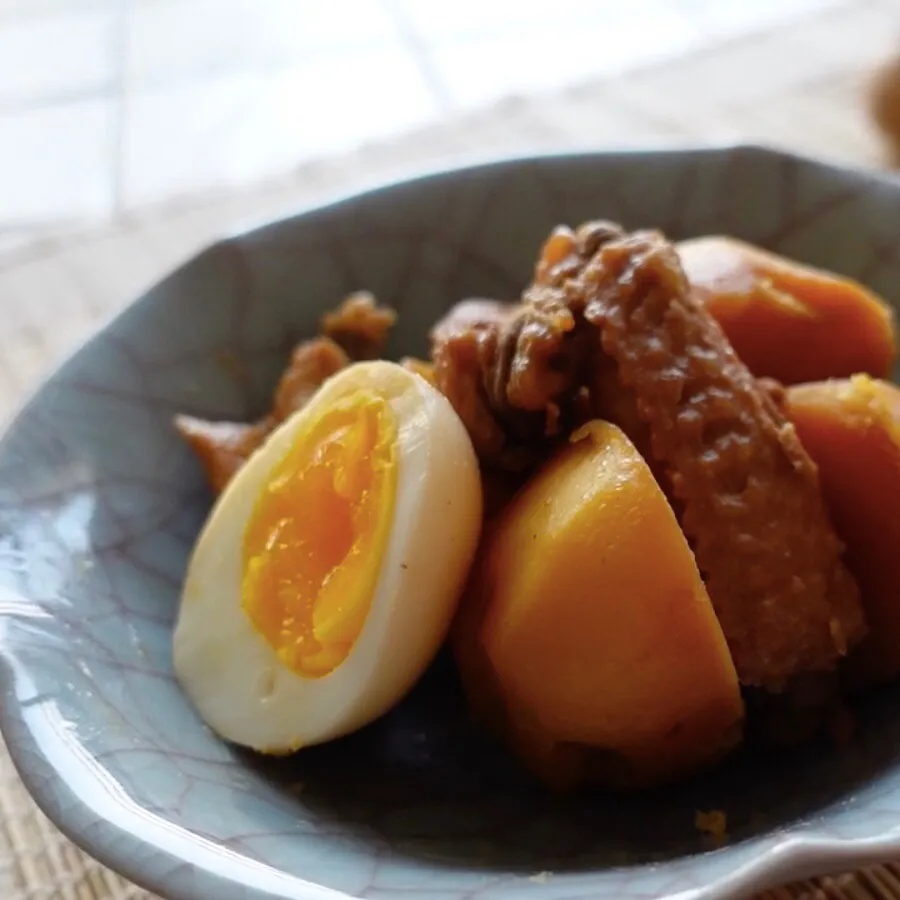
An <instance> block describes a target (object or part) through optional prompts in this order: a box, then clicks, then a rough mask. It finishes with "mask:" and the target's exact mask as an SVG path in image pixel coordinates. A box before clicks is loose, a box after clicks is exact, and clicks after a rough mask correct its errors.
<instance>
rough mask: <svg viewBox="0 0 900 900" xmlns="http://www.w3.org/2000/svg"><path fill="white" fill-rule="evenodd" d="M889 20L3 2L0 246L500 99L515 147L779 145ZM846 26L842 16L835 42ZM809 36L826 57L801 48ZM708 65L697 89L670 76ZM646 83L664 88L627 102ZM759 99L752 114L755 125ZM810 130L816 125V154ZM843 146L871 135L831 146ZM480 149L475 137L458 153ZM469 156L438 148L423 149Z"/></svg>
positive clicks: (743, 9) (698, 7) (391, 2)
mask: <svg viewBox="0 0 900 900" xmlns="http://www.w3.org/2000/svg"><path fill="white" fill-rule="evenodd" d="M892 4H893V0H884V2H882V3H867V2H859V0H857V2H852V3H848V2H846V0H845V2H841V0H552V2H535V0H330V2H312V0H0V249H2V248H3V247H6V248H8V247H11V246H14V245H17V246H21V245H22V244H27V243H29V242H31V241H33V240H34V239H35V238H37V237H40V236H43V235H46V234H47V233H50V232H59V231H61V230H72V229H74V228H83V227H91V226H96V225H98V224H102V223H104V222H109V221H113V220H115V219H117V218H121V217H123V216H129V215H134V214H135V213H139V212H141V211H143V210H146V209H147V208H149V207H152V206H159V205H160V204H165V203H171V202H172V201H179V200H180V201H184V200H186V199H191V198H193V199H197V198H199V197H201V196H203V197H205V198H207V199H208V198H209V197H210V196H211V195H213V194H219V195H221V194H222V193H223V192H225V191H234V190H246V189H248V188H251V187H253V186H254V185H259V184H261V183H264V182H267V181H271V180H272V179H274V178H277V177H279V176H283V175H286V174H288V173H290V172H292V171H293V170H295V169H297V168H298V167H301V166H303V165H304V164H305V163H309V162H312V161H315V160H323V159H329V158H334V157H335V156H336V155H339V154H346V153H348V152H352V151H354V150H357V149H358V148H361V147H367V146H371V145H382V146H383V145H384V144H385V143H386V142H389V141H391V140H395V139H397V138H399V137H400V136H402V135H405V134H409V133H410V132H419V133H420V135H421V133H422V132H427V130H428V128H429V126H434V125H436V124H441V123H443V124H445V125H446V123H448V122H451V121H453V120H454V119H458V118H459V117H461V116H465V115H466V114H472V113H473V112H476V111H479V110H480V111H485V110H488V109H490V108H491V106H492V105H494V107H495V110H494V111H495V116H496V118H497V121H498V122H501V121H502V120H503V117H504V116H509V115H510V114H511V110H510V109H509V108H508V107H509V100H510V98H518V99H519V101H522V100H525V101H528V100H531V101H532V103H533V104H536V105H534V106H533V108H532V110H531V113H530V114H531V115H532V116H533V118H534V119H535V121H534V123H533V127H532V129H531V131H530V132H527V131H526V130H525V129H521V131H522V136H521V140H520V141H519V144H520V145H521V146H520V147H518V148H514V149H523V150H524V149H527V147H528V145H530V144H536V143H541V144H547V143H548V142H552V143H555V144H560V145H572V144H577V145H590V146H597V145H618V144H623V143H624V144H628V143H647V142H648V141H650V140H653V141H654V142H672V141H678V140H682V141H683V140H687V139H693V138H695V136H701V137H704V138H706V139H711V140H729V139H739V138H742V137H749V138H755V139H759V140H767V139H768V140H778V139H779V138H783V137H785V135H783V134H780V133H779V131H780V130H782V131H783V130H784V127H789V126H790V125H791V122H792V120H794V119H795V117H796V109H795V108H794V105H792V104H793V101H794V99H795V98H793V97H791V96H785V97H784V100H785V103H784V104H782V106H781V107H780V108H779V107H773V106H771V102H772V101H773V100H774V99H776V98H777V92H778V91H782V92H784V93H788V92H791V91H795V90H796V89H797V88H798V87H800V88H803V87H805V88H811V89H813V90H817V91H819V92H820V94H821V93H822V92H823V90H824V91H827V90H828V89H829V88H830V89H832V90H837V91H840V90H841V89H842V88H843V89H848V88H849V89H850V90H851V91H852V90H853V87H854V85H853V84H849V85H848V84H846V83H841V82H840V76H843V75H847V74H850V75H851V76H852V75H853V74H855V73H856V72H863V71H865V69H866V68H868V67H869V66H870V65H872V64H874V63H875V62H876V61H877V60H878V59H879V58H880V57H881V56H882V55H884V54H885V53H886V52H887V51H888V50H889V43H890V41H891V40H892V38H893V33H892V31H891V30H890V29H884V28H883V27H878V23H880V22H882V21H883V19H880V18H879V13H878V11H879V9H882V10H884V9H887V8H888V7H889V6H891V5H892ZM848 8H855V9H857V10H858V11H859V12H860V21H859V23H858V25H857V26H856V27H855V29H852V30H849V31H848V28H847V21H846V17H843V18H842V16H841V15H840V13H841V11H842V10H843V11H846V9H848ZM866 11H868V13H869V16H868V19H867V18H866V15H865V12H866ZM817 29H818V31H820V32H829V30H830V31H831V35H830V40H829V35H828V34H815V33H813V34H807V33H806V32H808V31H813V32H815V31H816V30H817ZM854 32H855V33H854ZM772 35H775V36H776V37H779V36H780V39H779V40H780V42H779V40H776V41H775V42H773V43H772V45H771V48H770V50H769V51H767V50H766V47H765V43H766V42H765V40H761V39H762V38H764V37H765V36H769V38H770V41H771V38H772ZM754 42H755V43H756V44H757V45H759V44H762V45H763V46H762V47H760V46H756V47H754ZM717 50H718V51H719V53H720V56H721V58H718V59H717V58H715V56H716V51H717ZM710 55H712V56H713V57H714V58H713V59H712V61H711V63H710V64H708V65H707V67H706V69H705V70H702V71H701V72H698V73H697V74H696V75H695V76H694V77H693V78H692V77H691V74H690V72H684V71H681V70H679V69H678V67H677V65H676V63H677V61H678V60H684V59H688V58H692V57H693V58H695V59H697V60H699V61H701V62H702V60H703V58H704V56H706V57H708V56H710ZM667 65H668V67H669V68H666V67H667ZM654 68H655V69H656V70H657V71H660V70H661V71H663V72H665V73H666V76H665V77H666V78H668V77H672V78H676V79H677V82H678V83H677V84H675V85H669V86H667V87H666V86H664V87H662V88H660V89H655V90H654V88H653V87H652V85H646V84H643V85H642V82H641V80H640V79H636V80H635V81H634V83H632V84H629V83H628V76H629V74H630V73H633V74H636V75H638V74H639V75H642V76H643V79H644V81H646V79H647V77H648V76H649V77H650V78H651V80H652V75H653V70H654ZM829 77H830V78H831V79H832V80H833V82H834V83H833V84H827V83H824V84H823V79H824V80H825V81H826V82H827V80H828V78H829ZM623 79H624V80H625V85H624V86H623V87H621V88H620V87H617V84H618V83H619V82H620V81H621V80H623ZM641 87H643V90H640V88H641ZM567 89H574V90H578V89H580V90H581V91H582V92H585V91H587V93H588V96H587V97H584V96H582V98H581V101H582V102H581V104H580V105H579V113H580V114H581V115H582V121H580V122H579V121H572V119H571V116H569V118H566V117H565V116H563V115H562V113H564V112H565V111H566V102H565V101H563V100H558V101H557V106H558V109H557V111H556V114H554V110H553V100H552V99H550V98H552V97H553V96H554V94H556V95H559V94H560V92H565V91H566V90H567ZM761 99H762V100H765V101H766V102H767V103H769V108H768V110H759V109H757V110H755V112H753V113H752V114H751V111H748V110H747V109H746V108H747V107H750V106H752V105H753V102H754V101H759V100H761ZM823 99H828V98H827V97H824V98H823ZM539 100H543V103H542V104H540V105H538V101H539ZM503 101H507V104H506V105H507V108H505V109H504V107H503V106H502V104H503ZM569 102H571V98H569ZM496 104H501V106H500V107H499V108H498V107H496ZM716 104H718V106H716ZM513 105H514V104H513ZM519 113H520V114H522V113H523V111H522V110H521V109H520V110H519ZM824 115H825V111H824V110H821V111H820V112H819V115H818V118H819V121H818V122H817V123H814V124H816V126H817V127H818V128H819V129H820V133H819V137H820V138H823V142H822V143H823V146H822V148H821V149H822V150H823V151H825V152H828V147H827V145H828V143H830V142H832V140H833V139H832V138H831V136H830V135H829V133H828V123H827V122H824V121H822V118H823V116H824ZM779 116H781V117H783V119H784V121H783V122H781V123H779V121H778V120H779ZM834 124H837V123H834ZM823 129H824V130H823ZM798 130H799V129H798ZM854 137H855V138H856V140H857V142H859V143H862V142H863V141H865V140H866V139H867V137H868V136H867V135H865V134H861V133H859V134H853V135H851V134H849V133H848V134H845V135H844V137H843V140H844V142H845V143H846V142H847V141H852V140H853V139H854ZM425 140H427V135H425V136H422V137H420V142H422V141H425ZM491 140H492V138H480V137H479V135H478V134H477V133H476V135H475V139H474V140H471V139H470V140H469V141H468V143H469V144H470V145H474V146H469V147H468V148H467V149H468V150H470V151H474V150H477V149H478V146H479V143H480V144H481V146H482V147H483V148H484V150H485V152H489V151H490V150H491V147H490V143H491ZM786 142H787V143H791V142H792V141H791V140H787V141H786ZM794 142H795V143H797V144H802V143H803V140H802V135H800V134H798V135H797V136H796V139H795V140H794ZM466 143H467V141H466V137H465V136H459V135H457V136H450V135H446V134H445V135H444V137H443V145H442V144H441V139H440V138H439V139H438V140H437V145H436V146H433V147H431V148H430V151H431V152H432V153H441V154H451V153H454V152H459V151H461V150H462V149H463V147H461V146H460V144H466ZM832 152H833V151H832Z"/></svg>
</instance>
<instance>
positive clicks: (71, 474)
mask: <svg viewBox="0 0 900 900" xmlns="http://www.w3.org/2000/svg"><path fill="white" fill-rule="evenodd" d="M596 216H604V217H608V218H612V219H616V220H619V221H622V222H623V223H624V224H625V225H627V226H630V227H636V226H660V227H662V228H663V229H665V230H666V231H667V232H668V233H669V234H670V235H671V236H673V237H676V238H677V237H684V236H688V235H694V234H702V233H710V232H719V233H729V234H733V235H736V236H739V237H742V238H745V239H748V240H751V241H754V242H757V243H760V244H762V245H764V246H767V247H771V248H773V249H775V250H778V251H781V252H783V253H786V254H788V255H790V256H794V257H797V258H799V259H802V260H806V261H808V262H811V263H817V264H820V265H824V266H828V267H831V268H833V269H835V270H838V271H840V272H844V273H847V274H849V275H853V276H856V277H857V278H859V279H861V280H862V281H864V282H866V283H868V284H869V285H871V286H872V287H873V288H875V289H876V290H878V291H880V292H882V293H883V294H884V295H885V296H886V297H888V298H889V299H891V300H892V301H893V302H896V301H898V300H900V254H898V241H897V235H898V233H900V186H898V185H895V184H892V183H890V182H889V181H887V180H884V179H879V178H877V177H875V176H868V175H863V174H859V173H852V172H847V171H841V170H837V169H833V168H829V167H828V166H825V165H821V164H816V163H812V162H808V161H803V160H799V159H796V158H792V157H789V156H785V155H780V154H777V153H772V152H767V151H763V150H756V149H752V148H738V149H731V150H710V151H702V152H673V153H644V154H618V155H616V154H611V155H602V154H594V155H583V156H571V157H548V158H540V159H533V160H518V161H508V162H502V163H496V164H489V165H484V166H478V167H474V168H470V169H465V170H460V171H454V172H449V173H444V174H438V175H433V176H428V177H425V178H422V179H418V180H415V181H411V182H407V183H404V184H399V185H395V186H392V187H388V188H384V189H380V190H376V191H373V192H371V193H367V194H364V195H361V196H357V197H355V198H352V199H349V200H345V201H342V202H340V203H337V204H336V205H333V206H329V207H327V208H323V209H318V210H313V211H311V212H305V213H303V214H300V215H298V216H296V217H294V218H291V219H288V220H286V221H282V222H277V223H275V224H273V225H269V226H266V227H264V228H262V229H259V230H256V231H253V232H251V233H249V234H243V235H240V236H237V237H232V238H229V239H228V240H225V241H223V242H221V243H219V244H216V245H215V246H213V247H211V248H210V249H208V250H207V251H205V252H204V253H202V254H200V255H199V256H198V257H196V258H195V259H193V260H192V261H191V262H189V263H188V264H187V265H185V266H184V267H182V268H181V269H180V270H179V271H177V272H176V273H175V274H173V275H172V276H170V277H169V278H168V279H166V280H165V281H164V282H162V283H161V284H160V285H159V286H157V287H156V288H154V289H153V290H151V291H150V292H149V293H148V294H146V295H145V296H144V297H143V298H141V299H140V300H139V301H138V302H137V303H136V304H134V305H133V306H131V307H130V308H129V309H128V310H127V311H126V312H125V313H124V314H123V315H121V316H120V317H119V318H118V319H117V320H116V321H114V322H113V323H112V324H111V325H110V326H109V327H107V328H106V329H105V330H104V331H103V332H102V333H101V334H100V335H99V336H97V337H96V338H95V339H93V340H92V341H91V342H90V343H89V344H88V345H87V346H86V347H85V348H84V349H82V350H81V351H80V352H79V353H77V354H76V355H75V356H74V357H73V358H72V359H71V360H70V361H68V362H67V363H66V364H65V365H64V366H63V367H62V368H61V369H60V370H59V371H58V372H57V374H55V375H54V376H53V377H52V378H51V379H50V380H49V381H48V382H47V383H46V384H45V385H44V387H43V388H42V389H41V390H40V392H39V393H38V394H37V396H35V397H34V399H33V400H32V401H31V402H30V403H29V404H28V405H27V406H26V407H25V409H24V410H23V412H22V413H21V414H20V415H19V416H18V418H17V419H16V420H15V421H14V423H13V424H12V426H11V428H10V429H9V431H8V433H7V435H6V437H5V439H4V440H3V442H2V446H0V604H2V617H0V656H2V675H3V679H2V681H3V698H2V702H3V705H2V726H3V732H4V734H5V736H6V739H7V741H8V743H9V747H10V750H11V752H12V754H13V757H14V759H15V761H16V763H17V766H18V768H19V769H20V771H21V773H22V775H23V776H24V778H25V781H26V783H27V784H28V786H29V788H30V790H31V791H32V792H33V794H34V795H35V797H36V799H37V801H38V802H39V803H40V805H41V806H42V807H43V808H44V810H45V811H46V812H47V813H48V814H49V815H50V817H51V818H52V819H53V820H55V821H56V822H57V823H58V824H59V825H60V827H61V828H62V829H63V830H64V831H65V832H66V833H67V834H68V835H69V836H70V837H72V838H73V839H74V840H75V841H76V842H77V843H79V844H81V845H82V846H84V847H85V848H86V849H87V850H88V851H89V852H91V853H92V854H94V855H95V856H97V857H98V858H100V859H101V860H102V861H103V862H105V863H107V864H108V865H110V866H112V867H113V868H115V869H117V870H119V871H121V872H122V873H124V874H125V875H127V876H129V877H130V878H132V879H133V880H135V881H137V882H139V883H141V884H143V885H145V886H147V887H149V888H151V889H153V890H155V891H156V892H158V893H160V894H162V895H163V896H164V897H167V898H172V900H209V898H216V900H238V898H242V900H250V898H252V900H261V898H295V900H301V898H303V900H314V898H323V900H324V898H339V897H365V898H369V900H388V898H408V900H426V898H429V900H464V898H466V900H476V898H477V900H513V898H515V900H518V898H522V900H576V898H594V900H606V898H609V900H637V898H651V897H653V898H655V897H679V898H682V900H687V898H691V900H701V898H703V900H710V898H724V897H726V896H727V897H734V896H743V895H745V894H747V893H749V892H751V891H752V890H754V889H757V888H760V887H762V886H764V885H768V884H772V883H775V882H780V881H784V880H787V879H789V878H793V877H800V876H807V875H811V874H816V873H819V872H824V871H834V870H839V869H844V868H847V867H850V866H852V865H855V864H861V863H864V862H869V861H874V860H876V859H879V858H883V857H885V856H887V855H889V854H891V853H897V852H900V715H896V714H895V712H894V710H895V709H896V708H897V705H898V699H900V698H898V695H897V692H896V691H886V692H885V693H883V694H881V695H880V696H878V697H876V698H873V699H872V700H871V702H870V703H869V704H868V706H867V707H866V708H865V710H864V712H863V722H862V726H861V729H860V734H859V739H858V740H857V741H856V742H855V743H854V744H852V745H851V746H849V747H846V748H844V749H842V750H836V749H834V748H830V747H825V746H817V747H812V748H808V749H807V750H804V751H802V752H798V753H797V754H796V755H794V756H782V757H780V758H778V759H775V760H772V759H769V760H766V759H755V760H754V759H736V760H734V761H733V762H732V763H731V764H729V765H728V766H727V767H725V768H724V769H722V770H721V771H718V772H716V773H714V774H711V775H709V776H707V777H705V778H703V779H699V780H697V781H696V782H694V783H691V784H685V785H681V786H679V787H678V788H676V789H672V790H670V791H667V792H665V793H661V794H654V795H652V796H646V797H639V798H633V799H629V800H627V801H622V800H620V799H610V798H604V797H590V798H581V799H577V800H568V801H561V800H553V799H548V798H547V797H545V796H543V795H542V794H541V793H540V792H539V791H537V790H536V789H535V788H534V786H533V785H531V783H530V782H529V781H528V780H527V779H526V778H524V777H523V776H522V775H521V773H520V772H518V771H517V770H516V769H515V767H514V766H513V765H511V763H510V762H509V760H508V759H507V758H506V757H505V756H503V755H502V754H501V753H499V752H498V751H497V750H495V749H494V748H491V747H490V746H488V745H486V744H484V743H482V740H481V738H480V737H479V736H478V735H477V734H476V733H474V732H473V731H471V730H470V728H469V727H468V725H467V723H466V719H465V715H464V710H463V708H462V704H461V702H460V698H459V694H458V691H457V689H456V685H455V683H454V681H453V677H452V669H451V667H450V666H449V664H448V663H447V661H446V660H441V661H439V662H438V663H437V665H436V666H435V667H434V669H433V670H432V671H431V672H430V673H429V675H428V676H427V677H426V679H425V681H424V682H423V683H422V684H421V685H420V686H419V687H418V688H417V690H416V691H415V692H414V693H413V695H412V696H410V697H409V699H408V700H407V701H406V702H405V703H404V704H403V705H402V706H401V707H399V708H398V709H397V710H396V711H394V712H393V713H392V714H390V715H389V716H387V717H386V718H385V719H383V720H382V721H380V722H378V723H377V724H375V725H374V726H372V727H370V728H369V729H368V730H366V731H364V732H363V733H360V734H358V735H356V736H354V737H352V738H349V739H347V740H345V741H343V742H341V743H338V744H335V745H332V746H327V747H323V748H318V749H314V750H310V751H308V752H306V753H303V754H300V755H299V756H297V757H296V758H294V759H291V760H283V761H279V762H271V763H267V764H263V763H261V762H260V761H259V760H257V759H255V758H252V757H250V756H247V755H243V754H242V753H240V752H237V751H235V750H234V749H232V748H230V747H228V746H226V745H224V744H223V743H221V742H219V741H218V740H217V739H216V738H215V737H213V736H212V735H211V734H210V733H209V732H208V731H206V730H205V729H204V728H203V726H202V725H201V723H200V722H199V721H198V719H197V717H196V716H195V715H194V713H193V711H192V709H191V708H190V707H189V706H188V705H187V703H186V702H185V699H184V697H183V696H182V694H181V692H180V691H179V689H178V686H177V685H176V683H175V682H174V680H173V677H172V671H171V660H170V646H169V642H170V626H171V624H172V619H173V614H174V611H175V606H176V600H177V596H178V590H179V583H180V579H181V577H182V574H183V571H184V567H185V561H186V557H187V554H188V552H189V550H190V547H191V542H192V540H193V538H194V536H195V534H196V532H197V530H198V527H199V525H200V523H201V521H202V519H203V516H204V514H205V512H206V511H207V509H208V506H209V497H208V495H207V493H206V491H205V489H204V487H203V483H202V479H201V475H200V472H199V469H198V467H197V465H196V464H195V463H194V461H193V459H192V458H191V457H190V455H189V454H188V452H187V451H186V450H185V448H184V447H182V445H181V444H180V443H179V441H178V440H177V438H176V436H175V434H174V433H173V431H172V429H171V427H170V419H171V416H172V414H173V413H175V412H176V411H186V412H190V413H194V414H198V415H204V416H209V417H223V418H238V419H242V418H248V417H251V416H254V415H255V414H257V413H259V412H260V411H261V410H262V409H263V408H264V406H265V403H266V400H267V397H268V395H269V391H270V389H271V387H272V385H273V383H274V381H275V379H276V377H277V374H278V372H279V370H280V368H281V366H282V365H283V363H284V361H285V358H286V355H287V353H288V350H289V347H290V346H291V344H292V342H294V341H295V340H297V339H298V338H299V337H302V336H305V335H309V334H311V333H313V332H314V331H315V330H316V323H317V319H318V317H319V315H320V314H321V313H322V311H323V310H325V309H326V308H328V307H330V306H332V305H333V304H335V303H336V302H337V301H338V300H339V299H340V298H341V297H342V296H343V295H344V294H345V293H346V292H348V291H350V290H353V289H357V288H368V289H371V290H373V291H375V292H376V294H377V295H378V296H379V298H380V299H381V300H382V301H384V302H386V303H389V304H391V305H393V306H394V307H395V308H396V309H397V310H398V311H399V313H400V325H399V328H398V329H397V331H396V334H395V336H394V339H393V343H392V347H391V351H392V353H394V354H401V353H405V352H422V351H423V350H424V348H425V336H426V334H427V330H428V327H429V325H430V324H431V323H432V322H433V321H434V319H435V318H436V317H437V316H438V315H439V314H440V313H441V312H442V311H443V310H444V309H445V308H447V307H448V306H449V305H451V304H452V303H453V302H455V301H456V300H458V299H459V298H461V297H464V296H466V295H473V294H480V295H486V296H498V297H504V298H511V297H513V296H515V295H516V294H517V292H518V291H519V290H520V288H521V287H522V285H523V283H524V282H525V280H526V278H527V277H528V275H529V272H530V267H531V265H532V262H533V259H534V256H535V253H536V250H537V248H538V246H539V244H540V243H541V241H542V239H543V238H544V236H545V235H546V234H547V232H548V230H549V229H550V228H551V227H552V226H553V225H555V224H557V223H559V222H569V223H576V222H578V221H580V220H583V219H586V218H589V217H596ZM310 515H315V510H310ZM710 808H717V809H723V810H725V811H726V812H727V813H728V821H729V841H728V843H727V844H726V845H725V846H724V847H721V848H715V847H711V846H710V845H709V844H708V843H706V841H705V839H704V837H703V835H701V834H700V833H699V832H698V831H697V830H696V829H695V828H694V813H695V810H697V809H710Z"/></svg>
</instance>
